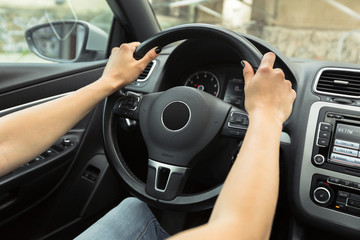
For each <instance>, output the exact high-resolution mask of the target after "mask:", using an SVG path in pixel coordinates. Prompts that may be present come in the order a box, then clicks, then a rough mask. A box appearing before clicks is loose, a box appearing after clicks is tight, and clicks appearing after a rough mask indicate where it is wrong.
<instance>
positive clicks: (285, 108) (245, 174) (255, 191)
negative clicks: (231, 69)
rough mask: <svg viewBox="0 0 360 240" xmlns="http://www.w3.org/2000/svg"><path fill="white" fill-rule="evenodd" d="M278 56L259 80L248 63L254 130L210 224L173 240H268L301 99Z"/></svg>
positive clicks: (267, 59)
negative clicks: (285, 137) (284, 138)
mask: <svg viewBox="0 0 360 240" xmlns="http://www.w3.org/2000/svg"><path fill="white" fill-rule="evenodd" d="M274 61H275V55H274V54H273V53H268V54H265V55H264V58H263V60H262V62H261V65H260V67H259V69H258V72H257V73H256V75H255V76H254V73H253V70H252V68H251V66H250V65H249V63H247V62H245V68H244V77H245V107H246V110H247V112H248V114H249V117H250V124H249V128H248V130H247V133H246V136H245V138H244V142H243V145H242V147H241V150H240V152H239V154H238V156H237V159H236V161H235V163H234V165H233V167H232V169H231V171H230V173H229V175H228V177H227V179H226V181H225V183H224V187H223V189H222V190H221V193H220V195H219V197H218V199H217V201H216V204H215V207H214V210H213V212H212V215H211V217H210V220H209V222H208V223H207V224H205V225H203V226H200V227H198V228H194V229H191V230H189V231H185V232H182V233H180V234H178V235H175V236H174V239H267V238H269V236H270V231H271V226H272V221H273V217H274V213H275V208H276V202H277V196H278V186H279V148H280V135H281V130H282V124H283V122H284V121H285V120H286V119H287V118H288V117H289V115H290V113H291V109H292V103H293V101H294V99H295V97H296V93H295V92H294V90H292V89H291V83H290V82H289V81H287V80H285V78H284V74H283V72H282V71H281V70H280V69H273V64H274Z"/></svg>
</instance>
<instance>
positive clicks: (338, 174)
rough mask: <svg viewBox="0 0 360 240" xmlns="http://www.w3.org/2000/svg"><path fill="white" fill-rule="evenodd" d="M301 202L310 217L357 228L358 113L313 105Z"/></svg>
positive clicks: (359, 219)
mask: <svg viewBox="0 0 360 240" xmlns="http://www.w3.org/2000/svg"><path fill="white" fill-rule="evenodd" d="M299 191H300V192H299V197H300V202H301V205H302V207H303V209H304V210H305V211H306V212H307V213H308V214H309V215H311V216H313V217H316V218H320V219H324V220H327V221H329V220H330V221H331V222H333V223H335V224H338V225H342V226H345V227H348V228H351V229H354V230H360V112H359V108H358V107H354V106H344V105H340V104H335V103H330V102H316V103H314V104H313V105H312V107H311V109H310V114H309V122H308V126H307V129H306V137H305V146H304V153H303V157H302V165H301V175H300V189H299Z"/></svg>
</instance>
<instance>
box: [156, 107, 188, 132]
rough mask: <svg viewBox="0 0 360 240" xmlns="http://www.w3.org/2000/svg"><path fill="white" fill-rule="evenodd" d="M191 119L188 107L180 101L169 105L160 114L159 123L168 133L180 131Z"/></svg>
mask: <svg viewBox="0 0 360 240" xmlns="http://www.w3.org/2000/svg"><path fill="white" fill-rule="evenodd" d="M190 118H191V111H190V108H189V106H188V105H187V104H186V103H184V102H182V101H175V102H171V103H169V104H168V105H167V106H166V107H165V108H164V110H163V112H162V114H161V121H162V123H163V125H164V126H165V128H166V129H168V130H169V131H173V132H176V131H181V130H182V129H184V128H185V127H186V126H187V125H188V123H189V121H190Z"/></svg>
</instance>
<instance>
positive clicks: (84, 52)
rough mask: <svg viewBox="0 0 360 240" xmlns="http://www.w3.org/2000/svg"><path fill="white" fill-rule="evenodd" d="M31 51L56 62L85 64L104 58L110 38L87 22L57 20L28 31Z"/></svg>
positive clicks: (26, 35)
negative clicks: (85, 62)
mask: <svg viewBox="0 0 360 240" xmlns="http://www.w3.org/2000/svg"><path fill="white" fill-rule="evenodd" d="M25 38H26V41H27V43H28V46H29V48H30V50H31V51H32V52H33V53H34V54H36V55H38V56H39V57H41V58H43V59H46V60H50V61H55V62H84V61H94V60H99V59H104V58H105V53H106V47H107V46H106V45H107V44H106V43H107V41H108V35H107V34H106V33H105V32H104V31H103V30H101V29H100V28H98V27H96V26H94V25H92V24H90V23H87V22H84V21H78V20H77V21H71V20H69V21H56V22H50V23H45V24H41V25H36V26H34V27H32V28H30V29H27V30H26V32H25Z"/></svg>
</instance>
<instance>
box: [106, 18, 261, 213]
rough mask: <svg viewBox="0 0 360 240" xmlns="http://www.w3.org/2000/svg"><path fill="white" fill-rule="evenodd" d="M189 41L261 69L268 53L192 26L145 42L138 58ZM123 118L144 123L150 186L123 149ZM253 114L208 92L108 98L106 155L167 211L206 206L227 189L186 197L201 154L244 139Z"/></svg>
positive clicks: (220, 31)
mask: <svg viewBox="0 0 360 240" xmlns="http://www.w3.org/2000/svg"><path fill="white" fill-rule="evenodd" d="M185 39H198V40H203V41H206V40H207V39H213V40H216V41H222V42H224V43H226V44H228V46H229V47H231V48H232V49H233V50H234V51H235V52H236V53H237V54H238V55H239V63H240V60H242V59H246V60H247V61H248V62H250V64H251V65H252V66H253V67H258V66H259V63H260V61H261V58H262V54H261V53H260V52H259V51H258V50H257V49H256V47H255V46H254V45H252V44H251V43H250V42H249V41H248V40H246V39H245V38H244V37H242V36H240V35H238V34H236V33H234V32H232V31H229V30H227V29H224V28H222V27H218V26H213V25H208V24H186V25H180V26H176V27H173V28H170V29H167V30H165V31H162V32H160V33H159V34H157V35H156V36H154V37H152V38H150V39H148V40H146V41H145V42H143V43H142V44H141V45H140V46H139V47H138V48H137V50H136V52H135V54H134V56H135V57H142V56H144V55H145V53H146V52H147V51H149V50H150V49H152V48H154V47H157V46H158V47H164V46H166V45H168V44H170V43H173V42H175V41H179V40H185ZM118 115H120V116H122V117H126V118H130V119H134V120H138V121H139V124H140V129H141V133H142V135H143V138H144V140H145V143H146V147H147V149H148V158H149V159H148V171H147V180H146V183H144V182H142V181H141V180H139V179H138V178H137V177H136V176H135V174H134V173H133V172H132V171H131V170H130V168H129V167H128V166H127V164H126V162H125V161H124V159H123V157H122V155H121V153H120V151H119V147H118V142H117V136H116V133H117V131H116V118H118ZM247 126H248V115H247V113H246V112H244V111H243V110H241V109H238V108H236V107H234V106H232V105H230V104H228V103H226V102H224V101H222V100H220V99H218V98H216V97H214V96H212V95H210V94H208V93H206V92H203V91H199V90H197V89H194V88H190V87H174V88H171V89H169V90H167V91H164V92H156V93H150V94H146V95H142V94H136V93H131V92H128V93H126V94H125V95H121V94H119V93H116V94H113V95H112V96H110V97H108V98H107V99H106V102H105V108H104V115H103V134H104V143H105V150H106V154H107V157H108V161H109V163H110V165H111V166H112V167H113V169H115V171H116V172H117V173H118V174H119V175H120V176H121V177H122V179H123V180H124V181H125V183H126V184H127V185H128V186H129V187H130V188H131V190H132V192H133V193H135V194H136V195H137V196H139V197H140V198H143V199H145V200H150V201H152V202H156V203H159V204H160V205H161V204H163V205H167V206H190V205H192V206H196V205H198V206H200V205H201V203H204V202H208V201H211V200H213V199H215V198H216V197H217V195H218V194H219V192H220V190H221V187H222V186H217V187H215V188H212V189H210V190H207V191H205V192H199V193H195V194H191V195H184V194H182V190H183V187H184V184H185V183H186V180H187V178H188V176H189V174H191V169H192V168H193V167H194V166H195V165H196V163H197V162H196V158H195V156H196V155H197V154H199V153H200V152H201V151H202V150H203V149H204V148H205V147H206V146H208V145H209V144H210V143H211V141H212V140H213V139H214V138H215V137H216V136H218V135H222V136H228V137H235V138H243V137H244V135H245V132H246V129H247Z"/></svg>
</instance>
